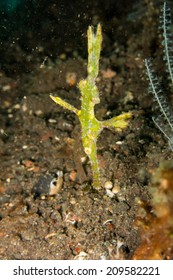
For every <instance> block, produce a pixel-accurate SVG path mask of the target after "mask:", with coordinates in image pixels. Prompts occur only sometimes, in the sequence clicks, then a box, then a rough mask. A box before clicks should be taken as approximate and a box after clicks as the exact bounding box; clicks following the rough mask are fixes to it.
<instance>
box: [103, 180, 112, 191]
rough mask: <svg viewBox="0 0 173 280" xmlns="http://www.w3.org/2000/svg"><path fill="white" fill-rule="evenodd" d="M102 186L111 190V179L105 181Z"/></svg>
mask: <svg viewBox="0 0 173 280" xmlns="http://www.w3.org/2000/svg"><path fill="white" fill-rule="evenodd" d="M104 187H105V189H107V190H111V189H112V188H113V183H112V182H111V181H106V182H105V185H104Z"/></svg>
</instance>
